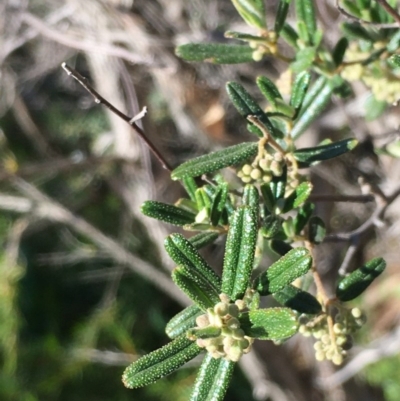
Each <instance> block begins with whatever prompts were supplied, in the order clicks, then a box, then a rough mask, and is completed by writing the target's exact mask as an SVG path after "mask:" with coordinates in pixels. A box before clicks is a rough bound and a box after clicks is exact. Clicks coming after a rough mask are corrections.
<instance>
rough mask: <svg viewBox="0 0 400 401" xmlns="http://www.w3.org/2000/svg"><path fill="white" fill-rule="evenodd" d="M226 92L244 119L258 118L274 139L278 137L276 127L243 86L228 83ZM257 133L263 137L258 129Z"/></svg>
mask: <svg viewBox="0 0 400 401" xmlns="http://www.w3.org/2000/svg"><path fill="white" fill-rule="evenodd" d="M226 91H227V93H228V96H229V98H230V99H231V101H232V103H233V104H234V106H235V107H236V109H237V110H238V111H239V113H240V114H241V115H242V116H243V117H244V118H247V117H248V116H256V117H258V119H259V120H260V121H261V122H262V123H263V124H264V125H265V127H266V128H267V129H268V131H269V132H270V133H271V135H272V136H274V137H275V136H276V133H275V129H274V126H273V125H272V123H271V121H270V119H269V118H268V117H267V115H266V114H265V113H264V111H263V110H262V109H261V107H260V106H259V105H258V103H257V102H256V101H255V100H254V99H253V98H252V96H251V95H250V94H249V93H248V92H247V91H246V89H244V87H243V86H242V85H240V84H239V83H237V82H228V83H227V84H226ZM254 128H256V127H254ZM255 131H256V132H258V136H260V137H261V136H262V133H261V131H260V130H259V129H258V128H256V130H255Z"/></svg>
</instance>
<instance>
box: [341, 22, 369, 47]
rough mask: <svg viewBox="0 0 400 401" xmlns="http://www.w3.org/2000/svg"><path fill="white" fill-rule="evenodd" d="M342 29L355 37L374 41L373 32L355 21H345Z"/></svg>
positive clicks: (346, 33)
mask: <svg viewBox="0 0 400 401" xmlns="http://www.w3.org/2000/svg"><path fill="white" fill-rule="evenodd" d="M342 31H343V32H344V33H345V35H346V36H350V37H351V38H354V39H361V40H365V41H367V42H373V41H374V37H373V35H372V34H371V32H370V31H368V30H366V29H365V28H364V27H362V26H361V25H360V24H358V23H355V22H351V23H348V22H345V23H344V24H342Z"/></svg>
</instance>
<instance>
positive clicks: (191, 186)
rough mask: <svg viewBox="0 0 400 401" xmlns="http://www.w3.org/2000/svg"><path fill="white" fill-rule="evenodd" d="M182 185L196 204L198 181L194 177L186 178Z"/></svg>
mask: <svg viewBox="0 0 400 401" xmlns="http://www.w3.org/2000/svg"><path fill="white" fill-rule="evenodd" d="M182 184H183V186H184V188H185V190H186V192H187V193H188V195H189V197H190V199H191V200H192V201H193V202H196V195H195V193H196V190H197V188H198V187H197V184H196V181H195V180H194V178H193V177H185V178H183V179H182Z"/></svg>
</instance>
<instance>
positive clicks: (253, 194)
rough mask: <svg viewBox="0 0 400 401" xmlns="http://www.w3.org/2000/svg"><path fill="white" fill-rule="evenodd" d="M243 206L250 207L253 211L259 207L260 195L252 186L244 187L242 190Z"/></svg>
mask: <svg viewBox="0 0 400 401" xmlns="http://www.w3.org/2000/svg"><path fill="white" fill-rule="evenodd" d="M242 202H243V205H246V206H251V207H252V208H254V210H258V208H259V206H260V194H259V193H258V190H257V188H256V187H255V186H254V185H246V186H245V187H244V190H243V198H242Z"/></svg>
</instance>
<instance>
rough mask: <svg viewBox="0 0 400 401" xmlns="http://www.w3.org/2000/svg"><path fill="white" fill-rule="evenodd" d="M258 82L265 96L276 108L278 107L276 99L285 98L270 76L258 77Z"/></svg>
mask: <svg viewBox="0 0 400 401" xmlns="http://www.w3.org/2000/svg"><path fill="white" fill-rule="evenodd" d="M256 82H257V86H258V88H259V89H260V91H261V93H262V94H263V95H264V97H265V98H266V99H267V100H268V102H269V103H270V104H271V105H272V106H273V107H274V108H276V100H277V99H283V98H282V95H281V94H280V92H279V90H278V88H277V87H276V86H275V84H274V83H273V82H272V81H271V80H270V79H269V78H267V77H264V76H260V77H257V81H256Z"/></svg>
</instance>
